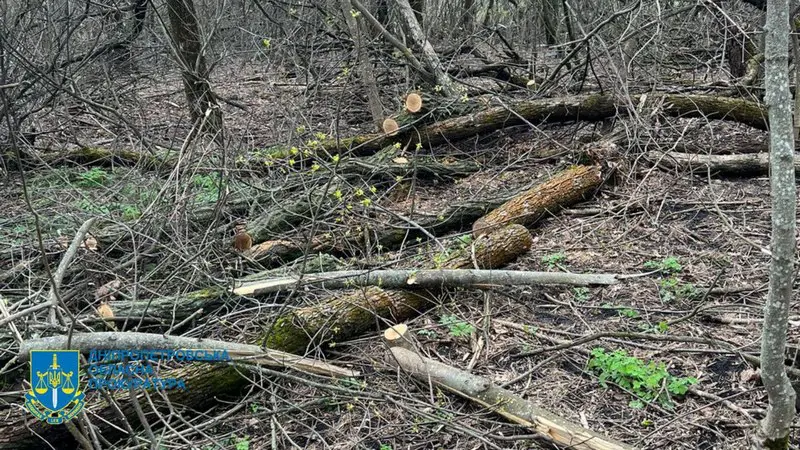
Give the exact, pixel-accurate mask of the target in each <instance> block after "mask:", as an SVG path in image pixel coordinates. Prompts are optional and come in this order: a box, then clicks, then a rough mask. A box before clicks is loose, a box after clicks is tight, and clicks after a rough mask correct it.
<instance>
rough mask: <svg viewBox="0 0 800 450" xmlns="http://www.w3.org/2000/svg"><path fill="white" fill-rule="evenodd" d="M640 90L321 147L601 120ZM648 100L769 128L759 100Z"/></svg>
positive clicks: (665, 108) (683, 112)
mask: <svg viewBox="0 0 800 450" xmlns="http://www.w3.org/2000/svg"><path fill="white" fill-rule="evenodd" d="M642 100H643V98H642V96H641V95H634V96H632V97H631V98H630V99H627V100H625V99H617V98H615V97H613V96H610V95H600V94H594V95H586V96H570V97H559V98H546V99H534V100H524V101H519V102H514V103H510V104H508V105H506V106H507V107H506V106H494V107H485V106H479V107H477V110H478V111H477V112H474V113H471V114H468V115H464V116H457V117H450V118H447V119H444V117H446V115H447V114H446V112H442V113H441V114H440V115H439V117H440V118H441V120H440V121H439V122H436V123H433V124H429V125H425V126H420V127H417V128H416V129H413V130H410V131H407V132H404V133H400V134H398V135H397V136H391V137H387V136H386V135H384V134H368V135H361V136H354V137H351V138H345V139H339V140H336V139H329V140H325V141H323V142H322V143H321V144H322V147H323V148H324V149H325V150H326V151H328V152H331V153H341V152H345V151H349V152H351V153H352V154H371V153H374V152H376V151H378V150H380V149H382V148H384V147H386V146H388V145H392V144H394V143H395V142H410V143H412V144H416V143H417V142H419V143H421V144H422V145H426V146H434V145H439V144H442V143H445V142H452V141H458V140H461V139H466V138H469V137H472V136H476V135H482V134H489V133H491V132H492V131H495V130H499V129H502V128H506V127H511V126H515V125H520V124H524V123H525V121H528V122H531V123H534V124H538V123H560V122H569V121H577V120H584V121H599V120H603V119H608V118H611V117H615V116H617V115H618V114H619V115H626V114H628V108H629V106H630V105H639V104H640V102H641V101H642ZM646 102H648V104H652V105H658V106H654V111H655V112H660V113H661V114H664V115H667V116H671V117H702V118H706V119H708V120H713V119H719V120H728V121H733V122H738V123H742V124H744V125H748V126H751V127H753V128H756V129H759V130H766V129H767V112H766V107H765V106H763V105H762V104H760V103H755V102H751V101H748V100H743V99H739V98H730V97H719V96H713V95H690V94H658V95H648V96H647V98H646Z"/></svg>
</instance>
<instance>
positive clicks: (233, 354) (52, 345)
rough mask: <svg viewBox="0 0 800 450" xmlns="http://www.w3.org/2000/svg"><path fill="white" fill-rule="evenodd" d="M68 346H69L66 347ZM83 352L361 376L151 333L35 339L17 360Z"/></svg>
mask: <svg viewBox="0 0 800 450" xmlns="http://www.w3.org/2000/svg"><path fill="white" fill-rule="evenodd" d="M68 342H69V345H67V343H68ZM68 349H72V350H80V351H81V353H83V354H84V355H89V353H90V351H91V350H120V349H125V350H154V349H157V350H220V351H221V350H225V351H226V352H227V353H228V356H230V358H231V360H232V361H235V362H245V363H249V364H257V365H263V366H267V367H279V368H292V369H295V370H298V371H301V372H308V373H314V374H319V375H326V376H337V377H354V376H358V375H359V374H358V372H355V371H353V370H349V369H344V368H341V367H338V366H335V365H333V364H328V363H325V362H323V361H317V360H314V359H310V358H304V357H302V356H298V355H293V354H291V353H286V352H282V351H280V350H272V349H269V348H267V349H262V348H261V347H259V346H257V345H249V344H239V343H236V342H226V341H218V340H213V339H195V338H187V337H182V336H165V335H163V334H150V333H132V332H123V333H113V332H95V333H75V334H73V335H72V336H51V337H47V338H41V339H32V340H28V341H25V342H23V343H22V344H21V345H20V349H19V352H18V353H17V358H18V360H19V361H20V362H27V361H28V357H29V356H30V351H31V350H68Z"/></svg>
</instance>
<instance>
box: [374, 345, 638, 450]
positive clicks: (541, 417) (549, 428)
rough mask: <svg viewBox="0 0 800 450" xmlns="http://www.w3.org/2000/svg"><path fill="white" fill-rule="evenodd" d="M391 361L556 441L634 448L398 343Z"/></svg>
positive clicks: (598, 449) (583, 448)
mask: <svg viewBox="0 0 800 450" xmlns="http://www.w3.org/2000/svg"><path fill="white" fill-rule="evenodd" d="M390 352H391V356H390V358H389V361H390V362H391V363H394V364H395V365H396V366H398V367H400V368H401V369H402V370H403V371H405V372H407V373H408V374H410V375H411V376H413V377H415V378H417V379H418V380H420V381H421V382H423V383H425V384H426V386H427V383H431V382H432V383H433V384H435V385H437V386H441V387H443V388H445V389H447V390H449V391H451V392H454V393H456V394H458V395H460V396H462V397H464V398H466V399H468V400H471V401H473V402H475V403H477V404H479V405H482V406H484V407H486V408H487V409H489V410H491V411H493V412H496V413H497V414H500V415H501V416H503V417H505V418H506V419H508V420H510V421H512V422H514V423H518V424H520V425H522V426H525V427H527V428H530V429H532V430H534V431H536V432H537V433H538V434H539V435H541V436H542V437H544V438H546V439H548V440H551V441H553V442H556V443H559V444H562V445H566V446H568V447H569V448H574V449H579V450H627V449H632V448H633V447H631V446H628V445H626V444H623V443H621V442H617V441H614V440H612V439H610V438H608V437H605V436H603V435H601V434H599V433H595V432H593V431H591V430H587V429H586V428H583V427H582V426H580V425H578V424H575V423H572V422H569V421H567V420H566V419H564V418H562V417H559V416H557V415H555V414H553V413H551V412H549V411H547V410H544V409H542V408H539V407H537V406H536V405H534V404H533V403H532V402H529V401H527V400H525V399H524V398H522V397H520V396H519V395H516V394H514V393H513V392H511V391H509V390H506V389H503V388H501V387H498V386H497V385H495V384H492V383H491V382H490V381H489V380H487V379H485V378H481V377H479V376H476V375H472V374H470V373H468V372H464V371H462V370H459V369H457V368H455V367H452V366H448V365H446V364H442V363H440V362H438V361H434V360H432V359H429V358H425V357H422V356H420V355H419V354H417V353H416V352H414V351H411V350H408V349H406V348H403V347H402V346H396V347H392V348H390Z"/></svg>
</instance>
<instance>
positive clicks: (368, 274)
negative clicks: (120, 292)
mask: <svg viewBox="0 0 800 450" xmlns="http://www.w3.org/2000/svg"><path fill="white" fill-rule="evenodd" d="M616 282H617V278H616V275H613V274H577V273H560V272H528V271H519V270H477V269H460V270H459V269H456V270H444V269H438V270H416V269H405V270H344V271H339V272H325V273H318V274H311V275H305V276H303V277H300V276H289V277H282V278H273V279H270V280H264V281H253V282H248V283H244V284H242V285H241V286H239V287H237V288H235V289H234V290H233V293H234V294H237V295H248V296H258V295H262V294H266V293H269V292H280V291H285V290H290V289H295V288H296V287H298V286H299V287H301V288H302V287H306V286H316V287H317V288H318V289H342V288H352V287H366V286H380V287H382V288H384V289H428V288H446V287H463V288H489V287H493V286H529V285H539V284H569V285H574V286H590V285H611V284H615V283H616Z"/></svg>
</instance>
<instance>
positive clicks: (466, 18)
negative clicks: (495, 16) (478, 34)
mask: <svg viewBox="0 0 800 450" xmlns="http://www.w3.org/2000/svg"><path fill="white" fill-rule="evenodd" d="M461 14H462V15H461V26H462V27H463V28H464V32H465V33H467V34H470V33H472V30H473V27H474V26H475V0H464V9H463V12H462V13H461Z"/></svg>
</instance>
